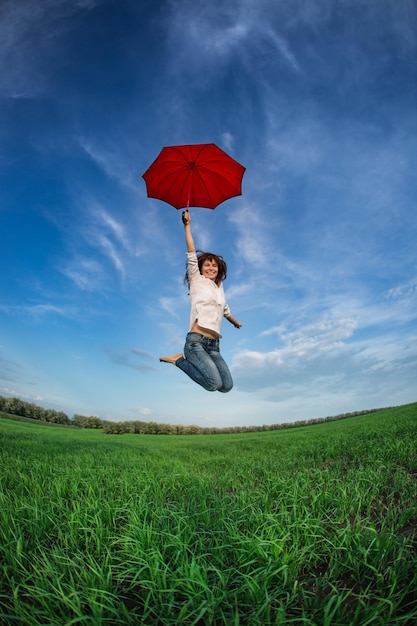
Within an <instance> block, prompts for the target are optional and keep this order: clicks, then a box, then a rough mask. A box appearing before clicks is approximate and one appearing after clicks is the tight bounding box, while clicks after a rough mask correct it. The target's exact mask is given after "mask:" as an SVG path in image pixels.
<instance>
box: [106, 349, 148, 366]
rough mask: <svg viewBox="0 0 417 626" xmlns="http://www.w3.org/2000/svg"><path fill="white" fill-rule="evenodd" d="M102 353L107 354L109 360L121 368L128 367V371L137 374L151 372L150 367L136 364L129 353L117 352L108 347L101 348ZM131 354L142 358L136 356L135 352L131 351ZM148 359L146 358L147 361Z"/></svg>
mask: <svg viewBox="0 0 417 626" xmlns="http://www.w3.org/2000/svg"><path fill="white" fill-rule="evenodd" d="M103 352H104V353H105V354H107V356H108V357H109V359H110V360H111V361H112V362H113V363H115V364H116V365H122V366H123V367H128V368H130V369H133V370H136V371H138V372H147V371H152V370H153V369H154V368H153V367H152V366H151V365H148V364H146V363H138V362H137V360H136V359H133V358H132V357H131V356H130V355H129V353H122V352H117V351H116V350H114V349H113V348H110V347H108V346H106V347H103ZM131 354H134V355H136V356H140V357H141V358H143V354H142V355H140V354H138V351H137V350H131ZM148 358H150V357H147V359H148Z"/></svg>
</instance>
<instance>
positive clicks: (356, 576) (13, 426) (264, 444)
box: [0, 404, 417, 626]
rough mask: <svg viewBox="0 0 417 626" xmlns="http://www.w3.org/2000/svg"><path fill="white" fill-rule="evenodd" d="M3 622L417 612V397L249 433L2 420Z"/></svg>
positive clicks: (317, 619) (322, 621)
mask: <svg viewBox="0 0 417 626" xmlns="http://www.w3.org/2000/svg"><path fill="white" fill-rule="evenodd" d="M0 446H1V447H0V453H1V457H0V459H1V461H0V462H1V466H0V481H1V491H0V563H1V579H0V623H2V624H7V625H8V626H9V625H14V624H19V625H27V626H35V625H42V626H48V625H50V626H64V625H65V626H70V625H76V624H88V625H90V626H100V625H104V624H109V625H115V626H116V625H123V626H126V625H141V624H143V625H160V626H169V625H174V624H176V625H181V626H186V625H205V624H208V625H210V624H212V625H215V626H218V625H225V626H234V625H236V626H237V625H239V624H247V625H250V626H258V625H259V626H265V625H269V624H276V625H281V624H282V625H285V624H296V625H312V626H313V625H316V626H330V625H331V626H337V625H340V626H341V625H346V626H348V625H349V626H356V625H357V626H367V625H370V624H372V625H390V626H395V625H410V626H411V625H412V624H417V600H416V596H415V590H416V589H417V555H416V540H417V532H416V525H417V404H412V405H406V406H403V407H398V408H394V409H387V410H384V411H380V412H377V413H371V414H368V415H361V416H357V417H351V418H348V419H345V420H341V421H336V422H328V423H322V424H316V425H313V426H305V427H301V428H295V429H289V430H281V431H273V432H258V433H244V434H233V435H204V436H202V435H200V436H198V435H196V436H192V435H184V436H169V435H129V434H127V435H119V436H118V435H105V434H103V433H102V432H101V431H96V430H76V429H71V428H63V427H57V426H56V427H51V426H48V425H45V424H41V423H24V422H17V421H12V420H9V419H0Z"/></svg>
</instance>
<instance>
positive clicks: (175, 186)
mask: <svg viewBox="0 0 417 626" xmlns="http://www.w3.org/2000/svg"><path fill="white" fill-rule="evenodd" d="M245 169H246V168H244V167H243V165H241V164H240V163H238V162H237V161H235V160H234V159H232V157H230V156H229V155H228V154H226V152H224V151H223V150H221V149H220V148H218V147H217V146H216V145H215V144H214V143H202V144H190V145H185V146H166V147H165V148H162V150H161V152H160V154H159V155H158V156H157V158H156V159H155V161H154V162H153V163H152V164H151V165H150V166H149V168H148V169H147V170H146V172H145V173H144V174H143V178H144V180H145V183H146V189H147V192H148V197H149V198H157V199H158V200H163V201H164V202H167V203H168V204H171V205H172V206H173V207H175V208H176V209H184V208H188V207H205V208H207V209H214V208H215V207H216V206H218V205H219V204H220V203H221V202H224V201H225V200H227V199H229V198H233V197H234V196H240V195H241V194H242V178H243V174H244V172H245Z"/></svg>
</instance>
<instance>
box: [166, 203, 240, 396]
mask: <svg viewBox="0 0 417 626" xmlns="http://www.w3.org/2000/svg"><path fill="white" fill-rule="evenodd" d="M182 221H183V224H184V230H185V243H186V246H187V273H186V276H185V278H186V281H187V283H188V286H189V290H190V306H191V311H190V327H189V331H188V333H187V338H186V341H185V346H184V354H182V353H181V352H180V353H178V354H174V355H173V356H163V357H160V359H159V360H160V361H163V362H164V363H172V364H173V365H176V366H177V367H179V369H181V370H182V371H183V372H185V373H186V374H187V376H189V377H190V378H191V379H192V380H194V381H195V382H196V383H198V384H199V385H201V386H202V387H204V389H207V391H221V392H222V393H227V392H228V391H230V390H231V389H232V387H233V380H232V376H231V374H230V371H229V368H228V367H227V364H226V362H225V361H224V359H223V357H222V356H221V354H220V346H219V342H220V338H221V335H220V328H221V325H222V321H223V317H225V318H226V319H227V320H229V322H230V323H231V324H233V326H235V328H241V326H242V324H241V323H240V322H238V321H237V320H236V319H235V318H234V317H233V315H232V314H231V312H230V309H229V306H228V305H227V303H226V298H225V295H224V291H223V284H222V282H223V280H225V278H226V274H227V265H226V262H225V261H224V260H223V258H222V257H221V256H218V255H216V254H211V253H209V252H202V253H199V254H198V255H197V252H196V249H195V245H194V240H193V236H192V233H191V216H190V213H189V211H184V212H183V214H182Z"/></svg>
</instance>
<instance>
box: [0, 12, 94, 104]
mask: <svg viewBox="0 0 417 626" xmlns="http://www.w3.org/2000/svg"><path fill="white" fill-rule="evenodd" d="M95 4H97V2H95V1H94V0H78V1H76V2H73V1H72V0H40V1H39V2H26V1H25V0H14V1H13V2H4V3H3V4H2V8H1V13H2V14H1V20H0V42H1V44H0V45H1V49H2V53H1V55H0V94H3V95H4V96H8V97H10V98H36V97H39V96H41V95H42V94H44V93H45V92H46V91H47V90H49V89H51V82H50V76H49V74H50V70H51V68H58V67H59V63H60V53H65V44H64V41H63V37H64V35H65V33H66V31H67V29H68V24H69V22H68V18H69V17H70V16H71V15H73V14H74V13H76V12H78V11H89V10H91V9H92V8H93V7H94V6H95ZM65 18H66V19H65Z"/></svg>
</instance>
